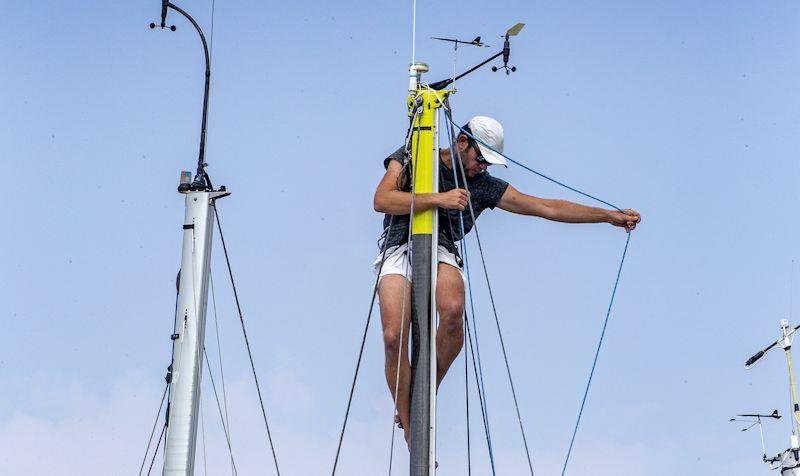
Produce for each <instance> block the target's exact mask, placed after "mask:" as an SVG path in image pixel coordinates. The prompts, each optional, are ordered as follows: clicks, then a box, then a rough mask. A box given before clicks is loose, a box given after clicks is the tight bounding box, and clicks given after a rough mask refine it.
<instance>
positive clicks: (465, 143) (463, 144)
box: [456, 134, 469, 152]
mask: <svg viewBox="0 0 800 476" xmlns="http://www.w3.org/2000/svg"><path fill="white" fill-rule="evenodd" d="M456 143H457V144H458V150H459V151H460V152H466V151H467V148H468V147H469V139H467V136H465V135H464V134H460V135H459V136H458V138H456Z"/></svg>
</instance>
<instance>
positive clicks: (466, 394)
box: [463, 314, 472, 476]
mask: <svg viewBox="0 0 800 476" xmlns="http://www.w3.org/2000/svg"><path fill="white" fill-rule="evenodd" d="M466 317H467V316H466V314H465V315H464V331H463V332H464V336H465V337H466V335H467V319H466ZM464 402H465V406H466V417H465V418H466V421H467V476H471V475H472V449H471V447H470V441H469V357H468V356H467V350H466V349H464Z"/></svg>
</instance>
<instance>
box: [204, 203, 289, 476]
mask: <svg viewBox="0 0 800 476" xmlns="http://www.w3.org/2000/svg"><path fill="white" fill-rule="evenodd" d="M213 208H214V218H215V219H216V221H217V229H218V230H219V239H220V242H222V250H223V252H224V254H225V263H226V264H227V266H228V275H229V276H230V279H231V287H232V288H233V297H234V301H235V302H236V310H237V311H238V313H239V322H240V323H241V324H242V335H243V336H244V343H245V346H246V347H247V356H248V357H249V359H250V369H251V370H252V371H253V380H254V381H255V384H256V392H257V393H258V402H259V404H260V405H261V415H262V416H263V417H264V426H266V429H267V439H268V440H269V447H270V450H271V451H272V460H273V461H274V463H275V471H276V472H277V473H278V476H280V474H281V470H280V468H279V466H278V456H277V454H276V453H275V444H274V443H273V441H272V433H271V432H270V429H269V421H268V420H267V411H266V409H265V408H264V398H263V396H262V395H261V386H260V385H259V383H258V374H257V373H256V364H255V362H254V361H253V352H252V350H251V349H250V340H249V339H248V338H247V329H246V327H245V324H244V314H242V306H241V304H240V303H239V294H238V293H237V292H236V282H235V280H234V278H233V268H232V267H231V261H230V258H229V256H228V247H227V246H226V245H225V236H224V235H223V233H222V223H221V222H220V219H219V213H218V212H217V207H216V204H215V205H214V207H213Z"/></svg>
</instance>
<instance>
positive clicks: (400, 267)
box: [372, 243, 466, 281]
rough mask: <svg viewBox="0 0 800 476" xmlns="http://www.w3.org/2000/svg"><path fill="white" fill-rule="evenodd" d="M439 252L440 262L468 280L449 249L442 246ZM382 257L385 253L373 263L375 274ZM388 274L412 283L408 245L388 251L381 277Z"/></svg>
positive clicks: (404, 244)
mask: <svg viewBox="0 0 800 476" xmlns="http://www.w3.org/2000/svg"><path fill="white" fill-rule="evenodd" d="M438 251H439V253H438V258H439V262H440V263H446V264H449V265H450V266H452V267H454V268H456V269H457V270H458V272H459V273H461V278H462V279H466V277H465V276H464V270H463V269H461V266H459V265H458V261H459V260H458V258H456V255H454V254H453V253H451V252H449V251H447V248H445V247H444V246H442V245H439V248H438ZM382 257H383V253H378V257H377V258H376V259H375V262H374V263H372V271H373V272H374V273H375V274H378V271H379V268H380V266H381V258H382ZM388 274H399V275H400V276H405V277H406V279H408V280H409V281H411V263H409V262H408V243H403V244H402V245H400V246H392V247H390V248H389V249H387V250H386V260H385V261H384V262H383V269H380V277H381V278H383V277H384V276H386V275H388ZM379 281H380V279H379Z"/></svg>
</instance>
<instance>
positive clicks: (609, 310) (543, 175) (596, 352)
mask: <svg viewBox="0 0 800 476" xmlns="http://www.w3.org/2000/svg"><path fill="white" fill-rule="evenodd" d="M448 117H449V120H450V123H451V124H452V125H453V126H455V127H457V128H458V129H459V130H460V131H461V132H462V133H463V134H465V135H466V136H468V137H471V138H472V139H474V140H476V141H478V142H480V143H481V144H482V145H483V146H485V147H487V148H489V149H490V150H492V151H494V152H496V153H498V154H500V155H501V156H503V157H505V158H506V159H507V160H508V161H510V162H512V163H514V164H516V165H518V166H520V167H522V168H523V169H525V170H527V171H529V172H531V173H533V174H535V175H538V176H539V177H542V178H544V179H546V180H549V181H551V182H553V183H555V184H557V185H560V186H562V187H564V188H567V189H569V190H572V191H573V192H575V193H578V194H580V195H583V196H585V197H588V198H591V199H592V200H595V201H598V202H600V203H603V204H605V205H608V206H610V207H612V208H614V209H615V210H617V211H619V212H621V213H625V212H624V211H623V210H622V209H621V208H619V207H617V206H616V205H613V204H612V203H609V202H607V201H605V200H602V199H600V198H598V197H596V196H594V195H590V194H588V193H586V192H583V191H581V190H578V189H577V188H574V187H571V186H569V185H567V184H565V183H563V182H560V181H558V180H556V179H554V178H552V177H549V176H547V175H545V174H543V173H541V172H538V171H536V170H534V169H532V168H530V167H528V166H526V165H524V164H522V163H520V162H517V161H516V160H513V159H512V158H510V157H508V156H507V155H505V154H503V153H501V152H499V151H497V150H495V149H494V148H493V147H491V146H490V145H488V144H486V143H485V142H484V141H482V140H481V139H479V138H477V137H475V136H474V135H472V134H471V133H469V132H467V131H465V130H464V129H463V128H462V127H460V126H458V125H457V124H456V123H455V122H453V120H452V117H451V116H448ZM470 205H471V203H470ZM470 209H471V207H470ZM475 237H476V238H478V229H477V226H476V227H475ZM630 240H631V234H630V231H629V232H628V234H627V238H626V240H625V249H624V250H623V253H622V258H621V259H620V263H619V267H618V269H617V277H616V280H615V282H614V288H613V290H612V292H611V298H610V300H609V304H608V309H607V311H606V316H605V319H604V322H603V330H602V332H601V333H600V339H599V341H598V343H597V349H596V351H595V357H594V360H593V362H592V369H591V371H590V372H589V378H588V380H587V383H586V389H585V390H584V394H583V399H582V400H581V406H580V410H579V412H578V418H577V420H576V422H575V427H574V429H573V432H572V437H571V438H570V445H569V449H568V450H567V455H566V457H565V458H564V466H563V468H562V470H561V475H562V476H563V475H564V474H565V473H566V470H567V465H568V464H569V458H570V455H571V453H572V447H573V444H574V442H575V436H576V435H577V432H578V428H579V425H580V421H581V416H582V415H583V410H584V406H585V404H586V398H587V396H588V394H589V388H590V387H591V384H592V377H593V376H594V371H595V368H596V365H597V359H598V357H599V354H600V350H601V348H602V345H603V339H604V337H605V331H606V327H607V326H608V320H609V318H610V316H611V309H612V307H613V304H614V298H615V296H616V293H617V286H618V285H619V279H620V275H621V274H622V266H623V264H624V263H625V256H626V254H627V252H628V245H629V244H630ZM478 247H479V248H480V239H479V238H478ZM481 259H482V260H483V252H481ZM484 272H485V273H486V277H487V284H488V272H486V265H485V262H484ZM489 296H490V299H491V300H492V307H493V308H494V299H493V298H492V297H491V296H492V293H491V290H490V292H489ZM496 317H497V315H496V314H495V318H496ZM497 324H498V332H499V329H500V328H499V321H498V323H497ZM501 343H502V337H501ZM503 354H504V356H505V349H504V350H503ZM510 377H511V374H510V371H509V378H510ZM512 392H513V383H512ZM514 399H515V402H516V396H515V397H514ZM517 411H519V410H517ZM520 425H521V420H520ZM523 438H524V436H523ZM526 449H527V447H526ZM529 462H530V459H529ZM531 471H533V470H532V469H531Z"/></svg>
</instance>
